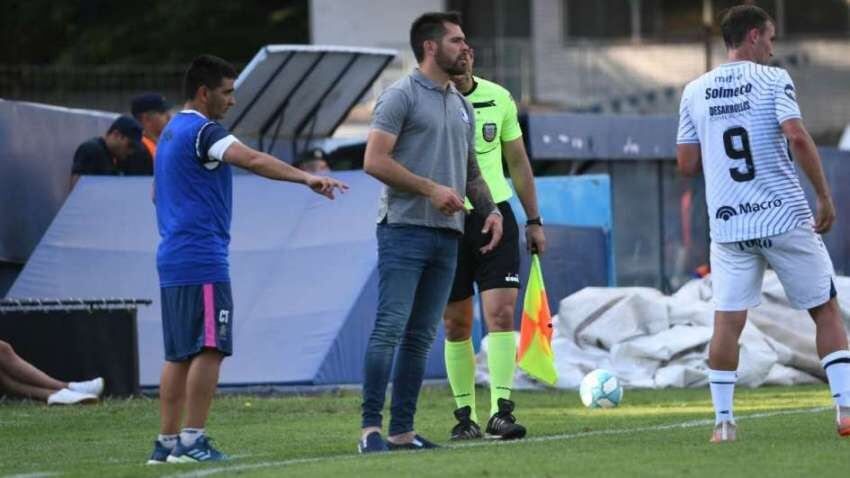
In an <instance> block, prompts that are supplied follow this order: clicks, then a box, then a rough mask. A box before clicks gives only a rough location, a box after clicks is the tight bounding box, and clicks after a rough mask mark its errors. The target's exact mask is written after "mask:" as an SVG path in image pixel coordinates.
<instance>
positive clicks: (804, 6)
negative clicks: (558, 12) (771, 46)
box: [562, 0, 850, 43]
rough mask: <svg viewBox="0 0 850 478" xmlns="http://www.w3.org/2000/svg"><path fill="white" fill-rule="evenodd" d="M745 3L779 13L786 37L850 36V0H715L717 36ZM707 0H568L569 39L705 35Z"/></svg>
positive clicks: (565, 5) (566, 22)
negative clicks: (814, 4) (723, 22)
mask: <svg viewBox="0 0 850 478" xmlns="http://www.w3.org/2000/svg"><path fill="white" fill-rule="evenodd" d="M706 1H708V0H706ZM813 1H816V2H817V8H812V2H813ZM744 3H752V4H755V5H758V6H759V7H761V8H763V9H764V10H765V11H767V13H768V14H770V15H771V16H772V17H773V18H775V19H776V22H777V27H778V30H779V34H780V36H788V35H806V36H836V35H850V2H848V0H750V1H745V0H710V3H709V4H708V5H710V6H711V14H712V17H713V23H712V33H713V35H714V36H719V35H720V19H721V18H722V16H723V13H724V12H725V11H726V10H728V9H729V8H730V7H733V6H735V5H741V4H744ZM705 5H706V4H705V3H704V2H703V1H698V0H694V1H682V0H594V1H587V0H562V12H563V21H562V24H563V31H564V41H565V42H567V43H569V42H572V41H579V40H582V39H596V40H608V41H628V40H633V41H683V40H684V41H696V40H700V39H702V38H703V35H704V34H705V32H704V27H703V11H704V8H705Z"/></svg>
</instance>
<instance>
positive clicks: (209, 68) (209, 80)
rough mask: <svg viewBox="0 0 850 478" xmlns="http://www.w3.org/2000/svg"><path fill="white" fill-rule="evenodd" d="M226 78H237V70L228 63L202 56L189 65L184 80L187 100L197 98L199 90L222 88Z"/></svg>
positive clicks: (211, 56) (216, 58) (212, 57)
mask: <svg viewBox="0 0 850 478" xmlns="http://www.w3.org/2000/svg"><path fill="white" fill-rule="evenodd" d="M225 78H236V68H233V65H231V64H230V63H228V62H227V61H225V60H223V59H221V58H219V57H217V56H213V55H201V56H199V57H197V58H195V59H194V60H192V64H191V65H189V69H187V70H186V76H185V77H184V78H183V94H184V95H185V96H186V99H187V100H192V99H194V98H195V94H196V93H197V92H198V88H200V87H201V86H206V87H207V88H209V89H211V90H213V89H215V88H218V87H219V86H221V82H222V81H223V80H224V79H225Z"/></svg>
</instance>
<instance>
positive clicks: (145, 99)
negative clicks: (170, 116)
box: [130, 93, 171, 118]
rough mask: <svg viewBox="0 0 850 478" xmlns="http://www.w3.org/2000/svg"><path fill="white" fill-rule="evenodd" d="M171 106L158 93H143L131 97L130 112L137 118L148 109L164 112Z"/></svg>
mask: <svg viewBox="0 0 850 478" xmlns="http://www.w3.org/2000/svg"><path fill="white" fill-rule="evenodd" d="M169 108H171V105H170V104H169V103H168V101H166V100H165V97H163V96H162V95H160V94H158V93H145V94H143V95H139V96H137V97H135V98H133V101H132V103H130V113H132V114H133V116H134V117H136V118H138V117H139V115H140V114H142V113H147V112H148V111H156V112H157V113H165V112H166V111H168V110H169Z"/></svg>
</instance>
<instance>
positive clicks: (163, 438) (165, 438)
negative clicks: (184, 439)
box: [156, 434, 178, 450]
mask: <svg viewBox="0 0 850 478" xmlns="http://www.w3.org/2000/svg"><path fill="white" fill-rule="evenodd" d="M177 437H178V435H163V434H160V435H159V436H157V437H156V439H157V440H158V441H159V444H160V445H162V446H164V447H165V448H170V449H172V450H173V449H174V447H175V446H177Z"/></svg>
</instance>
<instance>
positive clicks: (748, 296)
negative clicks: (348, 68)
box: [711, 225, 835, 311]
mask: <svg viewBox="0 0 850 478" xmlns="http://www.w3.org/2000/svg"><path fill="white" fill-rule="evenodd" d="M766 264H769V265H770V267H771V268H773V270H774V271H776V275H777V276H778V277H779V281H780V282H781V283H782V288H783V289H785V295H786V296H788V301H789V302H790V303H791V306H792V307H794V308H795V309H800V310H806V309H811V308H812V307H817V306H819V305H823V304H825V303H826V302H828V301H829V299H830V298H832V297H834V296H835V285H834V282H833V277H834V275H835V271H834V269H833V267H832V260H831V259H830V258H829V253H828V252H827V251H826V246H824V244H823V240H822V239H821V237H820V234H817V233H816V232H814V230H813V229H812V226H811V225H804V226H800V227H798V228H796V229H792V230H790V231H788V232H785V233H783V234H779V235H777V236H770V237H765V238H761V239H752V240H749V241H742V242H726V243H717V242H712V243H711V284H712V288H713V296H714V304H715V306H716V308H717V310H719V311H739V310H747V309H752V308H753V307H756V306H758V305H759V304H760V303H761V287H762V279H763V277H764V268H765V265H766Z"/></svg>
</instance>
